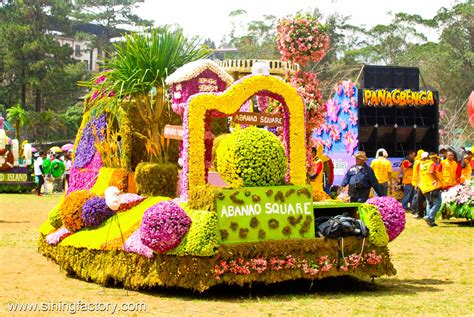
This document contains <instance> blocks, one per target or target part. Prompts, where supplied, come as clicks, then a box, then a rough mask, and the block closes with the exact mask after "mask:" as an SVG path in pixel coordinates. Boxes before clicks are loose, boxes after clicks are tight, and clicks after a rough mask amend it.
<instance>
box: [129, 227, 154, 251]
mask: <svg viewBox="0 0 474 317" xmlns="http://www.w3.org/2000/svg"><path fill="white" fill-rule="evenodd" d="M122 250H124V251H125V252H130V253H136V254H138V255H143V256H145V257H147V258H152V257H153V250H152V249H150V248H149V247H147V246H146V245H144V244H143V243H142V240H141V239H140V229H137V230H135V232H134V233H133V234H132V235H131V236H130V237H129V238H128V239H127V241H125V243H124V244H123V246H122Z"/></svg>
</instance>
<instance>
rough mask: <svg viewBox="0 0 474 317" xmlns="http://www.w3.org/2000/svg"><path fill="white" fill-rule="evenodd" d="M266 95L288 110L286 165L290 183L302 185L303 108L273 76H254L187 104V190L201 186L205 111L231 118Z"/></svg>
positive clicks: (291, 91)
mask: <svg viewBox="0 0 474 317" xmlns="http://www.w3.org/2000/svg"><path fill="white" fill-rule="evenodd" d="M262 91H267V92H270V93H272V94H277V95H279V96H281V97H282V99H283V100H284V101H285V103H286V105H287V106H288V110H289V120H290V122H289V127H290V128H289V129H290V131H289V149H290V153H289V161H290V162H289V163H290V164H289V165H290V182H291V183H293V184H294V185H305V184H306V143H305V142H306V141H305V118H304V104H303V100H302V98H301V96H300V95H299V94H298V92H297V91H296V89H295V88H294V87H293V86H291V85H290V84H288V83H285V82H284V81H283V80H281V79H279V78H277V77H274V76H264V75H255V76H249V77H246V78H243V79H242V80H241V81H239V82H237V83H235V84H233V85H232V86H230V87H229V88H228V89H227V90H226V91H225V92H223V93H222V94H220V95H216V94H200V95H197V96H195V97H193V98H192V99H191V100H190V102H189V108H188V125H189V127H188V128H189V161H188V167H189V174H188V179H189V187H194V186H199V185H204V184H205V183H206V178H205V166H204V153H205V146H204V132H205V128H204V125H205V122H204V120H205V115H206V112H207V111H209V110H218V111H220V112H222V113H224V114H227V115H231V114H233V113H235V112H237V111H238V110H239V108H240V107H241V106H242V104H244V102H245V101H246V100H248V99H249V98H250V97H252V96H253V95H255V94H257V93H258V92H262Z"/></svg>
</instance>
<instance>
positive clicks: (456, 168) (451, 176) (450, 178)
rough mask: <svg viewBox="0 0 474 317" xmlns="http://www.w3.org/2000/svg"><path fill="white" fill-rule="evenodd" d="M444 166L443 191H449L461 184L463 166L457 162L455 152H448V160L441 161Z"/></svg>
mask: <svg viewBox="0 0 474 317" xmlns="http://www.w3.org/2000/svg"><path fill="white" fill-rule="evenodd" d="M441 165H442V166H443V189H445V190H446V189H449V188H451V187H453V186H456V185H457V184H459V181H460V178H461V166H460V165H459V164H458V162H456V154H455V153H454V151H453V150H448V151H447V152H446V158H445V159H444V160H442V161H441Z"/></svg>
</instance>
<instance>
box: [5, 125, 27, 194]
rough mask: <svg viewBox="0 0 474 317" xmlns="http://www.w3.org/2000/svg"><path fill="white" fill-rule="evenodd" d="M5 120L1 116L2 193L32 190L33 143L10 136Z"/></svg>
mask: <svg viewBox="0 0 474 317" xmlns="http://www.w3.org/2000/svg"><path fill="white" fill-rule="evenodd" d="M3 120H4V119H3V117H1V116H0V193H23V192H31V191H32V190H33V188H34V187H35V182H34V175H33V173H32V160H31V145H30V144H28V143H24V144H22V146H21V145H20V144H19V143H18V140H17V139H13V140H12V139H10V138H8V137H7V135H6V132H5V129H4V128H3ZM20 160H21V164H20Z"/></svg>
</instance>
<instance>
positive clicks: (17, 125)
mask: <svg viewBox="0 0 474 317" xmlns="http://www.w3.org/2000/svg"><path fill="white" fill-rule="evenodd" d="M15 137H16V139H17V140H18V144H21V141H20V120H18V119H17V120H16V121H15Z"/></svg>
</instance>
